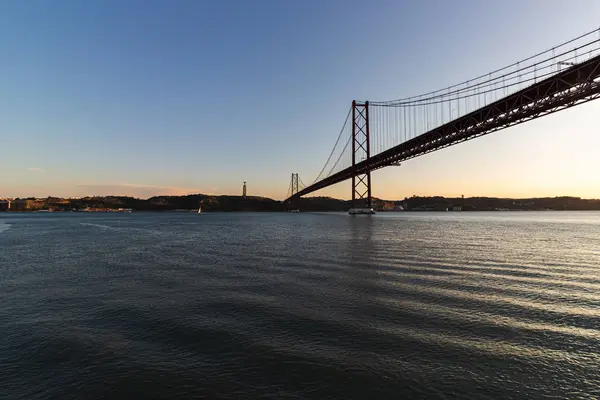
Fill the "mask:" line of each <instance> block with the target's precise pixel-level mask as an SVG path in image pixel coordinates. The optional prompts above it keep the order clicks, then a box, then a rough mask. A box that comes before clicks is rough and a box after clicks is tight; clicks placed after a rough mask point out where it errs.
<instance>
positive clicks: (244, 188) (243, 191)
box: [242, 181, 246, 197]
mask: <svg viewBox="0 0 600 400" xmlns="http://www.w3.org/2000/svg"><path fill="white" fill-rule="evenodd" d="M242 197H246V181H244V186H243V187H242Z"/></svg>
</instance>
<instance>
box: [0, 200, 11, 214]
mask: <svg viewBox="0 0 600 400" xmlns="http://www.w3.org/2000/svg"><path fill="white" fill-rule="evenodd" d="M8 210H10V200H0V211H8Z"/></svg>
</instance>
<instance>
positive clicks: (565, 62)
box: [286, 29, 600, 208]
mask: <svg viewBox="0 0 600 400" xmlns="http://www.w3.org/2000/svg"><path fill="white" fill-rule="evenodd" d="M599 97H600V29H597V30H594V31H592V32H588V33H586V34H584V35H581V36H579V37H577V38H574V39H572V40H569V41H567V42H565V43H562V44H560V45H558V46H555V47H553V48H551V49H548V50H546V51H543V52H541V53H538V54H535V55H533V56H531V57H528V58H526V59H524V60H521V61H519V62H516V63H513V64H511V65H509V66H507V67H504V68H500V69H497V70H495V71H492V72H490V73H488V74H485V75H481V76H478V77H476V78H473V79H471V80H468V81H466V82H462V83H459V84H456V85H453V86H449V87H447V88H444V89H440V90H436V91H433V92H429V93H425V94H422V95H419V96H413V97H407V98H404V99H399V100H392V101H356V100H355V101H353V102H352V105H351V106H350V109H349V111H348V114H347V115H346V119H345V121H344V124H343V127H342V129H341V131H340V133H339V135H338V138H337V140H336V142H335V145H334V147H333V150H332V151H331V154H330V155H329V158H328V159H327V161H326V162H325V165H324V166H323V168H322V169H321V172H320V173H319V175H318V176H317V177H316V179H315V180H314V181H313V182H312V183H311V184H309V185H305V184H304V183H303V182H302V180H301V179H300V178H299V176H298V174H297V173H296V174H292V179H291V182H290V187H289V189H288V194H287V195H286V201H287V202H290V201H293V200H294V199H297V198H299V197H301V196H304V195H307V194H309V193H312V192H315V191H317V190H319V189H323V188H325V187H328V186H331V185H334V184H336V183H339V182H342V181H345V180H347V179H351V180H352V201H353V207H368V208H370V207H371V206H372V204H371V172H372V171H374V170H377V169H379V168H384V167H387V166H391V165H400V163H401V162H403V161H406V160H409V159H411V158H415V157H418V156H421V155H423V154H427V153H431V152H433V151H436V150H439V149H443V148H445V147H449V146H452V145H455V144H458V143H461V142H464V141H467V140H470V139H474V138H477V137H480V136H483V135H487V134H489V133H492V132H495V131H499V130H501V129H505V128H508V127H510V126H513V125H517V124H521V123H523V122H526V121H530V120H532V119H536V118H540V117H543V116H545V115H548V114H552V113H555V112H557V111H561V110H565V109H567V108H570V107H574V106H576V105H579V104H583V103H586V102H588V101H591V100H594V99H597V98H599Z"/></svg>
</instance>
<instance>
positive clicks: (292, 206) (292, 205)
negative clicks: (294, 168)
mask: <svg viewBox="0 0 600 400" xmlns="http://www.w3.org/2000/svg"><path fill="white" fill-rule="evenodd" d="M299 181H300V178H299V177H298V173H295V174H294V173H292V181H291V183H290V189H291V190H290V197H289V198H290V201H289V202H288V211H291V210H297V209H298V203H299V201H300V199H299V198H297V197H294V196H295V195H296V194H298V192H299V191H300V185H299V184H298V182H299Z"/></svg>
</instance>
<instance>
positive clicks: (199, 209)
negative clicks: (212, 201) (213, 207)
mask: <svg viewBox="0 0 600 400" xmlns="http://www.w3.org/2000/svg"><path fill="white" fill-rule="evenodd" d="M198 214H202V206H200V207H198Z"/></svg>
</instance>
